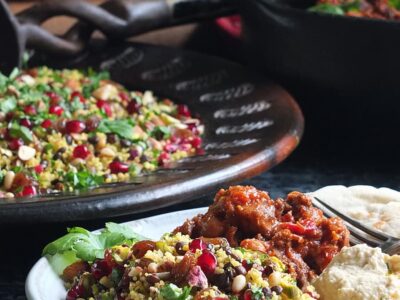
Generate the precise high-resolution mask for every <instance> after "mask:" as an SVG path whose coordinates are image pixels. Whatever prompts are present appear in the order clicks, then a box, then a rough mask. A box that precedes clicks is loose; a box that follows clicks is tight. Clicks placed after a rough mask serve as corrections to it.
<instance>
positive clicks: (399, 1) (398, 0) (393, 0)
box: [389, 0, 400, 9]
mask: <svg viewBox="0 0 400 300" xmlns="http://www.w3.org/2000/svg"><path fill="white" fill-rule="evenodd" d="M389 5H390V6H391V7H394V8H396V9H400V0H389Z"/></svg>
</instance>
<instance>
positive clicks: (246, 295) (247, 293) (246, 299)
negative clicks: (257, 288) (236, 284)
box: [242, 290, 253, 300]
mask: <svg viewBox="0 0 400 300" xmlns="http://www.w3.org/2000/svg"><path fill="white" fill-rule="evenodd" d="M252 294H253V293H252V292H251V290H246V291H245V292H244V293H243V298H242V299H243V300H251V298H252Z"/></svg>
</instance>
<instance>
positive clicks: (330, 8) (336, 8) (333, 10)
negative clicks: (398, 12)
mask: <svg viewBox="0 0 400 300" xmlns="http://www.w3.org/2000/svg"><path fill="white" fill-rule="evenodd" d="M392 1H400V0H392ZM359 10H360V2H359V1H358V0H356V1H352V2H347V3H343V4H338V5H335V4H330V3H319V4H317V5H314V6H313V7H311V8H309V11H312V12H321V13H328V14H333V15H345V14H346V13H348V12H350V11H359Z"/></svg>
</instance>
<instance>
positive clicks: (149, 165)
mask: <svg viewBox="0 0 400 300" xmlns="http://www.w3.org/2000/svg"><path fill="white" fill-rule="evenodd" d="M202 132H203V126H202V125H201V124H200V121H199V120H198V119H195V118H193V117H192V114H191V112H190V110H189V108H188V107H187V106H186V105H183V104H180V105H177V104H174V103H173V102H172V101H171V100H169V99H158V98H156V97H155V96H154V95H153V93H152V92H150V91H146V92H144V93H142V92H138V91H129V90H127V89H126V88H125V87H123V86H121V85H119V84H117V83H115V82H113V81H111V80H109V74H108V73H106V72H100V73H99V72H95V71H93V70H88V71H79V70H53V69H50V68H47V67H39V68H35V69H30V70H26V71H19V70H17V69H15V70H14V71H13V72H12V73H11V74H10V76H8V77H6V76H4V75H1V74H0V170H1V171H0V184H1V187H0V198H13V197H21V196H35V195H38V194H49V193H53V192H59V191H69V192H71V191H75V190H78V189H88V188H93V187H97V186H99V185H102V184H104V183H111V182H123V181H129V179H131V178H132V177H135V176H138V175H140V174H142V173H146V172H151V171H154V170H155V169H157V168H158V167H160V166H164V165H166V164H168V163H169V162H171V161H176V160H179V159H181V158H183V157H186V156H190V155H194V154H196V153H198V151H200V149H201V144H202V140H201V137H200V136H201V134H202Z"/></svg>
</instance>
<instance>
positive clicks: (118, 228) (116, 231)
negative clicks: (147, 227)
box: [42, 223, 144, 273]
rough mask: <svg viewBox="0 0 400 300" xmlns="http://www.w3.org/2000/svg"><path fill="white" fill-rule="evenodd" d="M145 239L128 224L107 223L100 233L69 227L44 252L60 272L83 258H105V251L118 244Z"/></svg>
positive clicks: (89, 260)
mask: <svg viewBox="0 0 400 300" xmlns="http://www.w3.org/2000/svg"><path fill="white" fill-rule="evenodd" d="M142 239H144V237H143V236H141V235H139V234H137V233H136V232H134V231H133V230H132V228H130V227H129V226H126V225H119V224H116V223H106V227H105V229H103V230H102V231H101V232H100V234H96V233H92V232H90V231H88V230H86V229H84V228H82V227H73V228H69V229H68V233H67V234H66V235H64V236H62V237H60V238H59V239H57V240H55V241H53V242H51V243H49V244H48V245H47V246H46V247H45V248H44V249H43V252H42V255H43V256H47V257H48V258H49V260H50V264H51V265H52V266H53V267H54V268H55V270H56V271H57V272H58V273H60V272H62V271H63V270H64V268H65V267H67V266H68V265H70V264H72V263H73V262H75V261H77V260H79V259H81V260H84V261H88V262H92V261H94V260H95V259H97V258H99V259H102V258H104V251H105V250H106V249H107V248H110V247H113V246H116V245H122V244H127V245H132V244H133V243H134V242H137V241H139V240H142Z"/></svg>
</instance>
